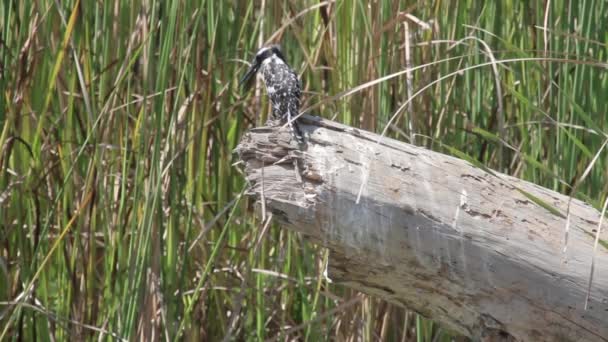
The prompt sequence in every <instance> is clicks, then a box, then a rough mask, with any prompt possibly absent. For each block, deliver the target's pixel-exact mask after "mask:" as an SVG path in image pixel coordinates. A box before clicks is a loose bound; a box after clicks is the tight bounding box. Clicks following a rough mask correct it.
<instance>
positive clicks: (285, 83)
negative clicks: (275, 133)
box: [241, 45, 303, 143]
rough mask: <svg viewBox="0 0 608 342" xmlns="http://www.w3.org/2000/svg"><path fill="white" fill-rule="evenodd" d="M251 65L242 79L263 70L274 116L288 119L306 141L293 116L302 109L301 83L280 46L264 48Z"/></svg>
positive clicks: (291, 126) (279, 118)
mask: <svg viewBox="0 0 608 342" xmlns="http://www.w3.org/2000/svg"><path fill="white" fill-rule="evenodd" d="M251 64H252V65H251V68H250V69H249V71H248V72H247V74H246V75H245V77H243V80H242V81H241V82H246V81H247V80H248V78H250V77H251V76H252V74H255V73H256V72H257V71H260V72H261V74H262V78H263V79H264V84H265V86H266V92H267V93H268V97H269V98H270V102H271V104H272V118H271V119H272V120H274V121H276V120H280V122H282V123H285V122H288V123H289V127H290V129H291V131H292V133H293V135H294V137H295V138H296V140H298V142H299V143H302V142H303V135H302V132H301V131H300V129H299V127H298V123H297V121H292V119H293V118H294V117H295V116H296V115H298V113H299V112H300V96H301V86H300V80H299V79H298V75H297V74H296V73H295V71H293V70H292V69H291V68H290V67H289V65H287V62H286V61H285V58H284V57H283V54H282V53H281V50H280V49H279V47H278V46H276V45H272V46H269V47H264V48H261V49H260V50H259V51H258V53H257V54H256V57H255V59H254V61H253V62H252V63H251Z"/></svg>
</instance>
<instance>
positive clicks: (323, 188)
mask: <svg viewBox="0 0 608 342" xmlns="http://www.w3.org/2000/svg"><path fill="white" fill-rule="evenodd" d="M300 126H301V128H302V130H303V131H304V132H305V134H306V140H307V145H306V146H305V147H302V148H300V147H297V146H296V145H295V142H291V137H290V134H289V131H288V130H287V129H284V128H281V127H273V128H270V127H264V128H257V129H252V130H251V131H250V132H249V133H248V134H246V135H245V136H244V138H243V139H242V141H241V143H240V145H239V146H238V147H237V149H236V151H237V153H238V154H239V156H240V158H241V160H243V161H244V163H245V173H246V177H247V179H248V181H249V182H250V183H251V184H252V189H251V193H250V194H251V195H253V196H257V199H258V201H259V199H260V198H261V194H262V192H263V194H264V198H265V200H266V208H267V210H269V211H271V212H272V213H273V215H274V217H275V218H278V219H279V220H280V221H281V222H282V223H283V224H285V225H286V226H287V227H289V228H291V229H294V230H296V231H299V232H302V233H303V234H305V235H306V236H307V237H308V238H310V239H311V240H313V241H314V242H316V243H319V244H321V245H323V246H326V247H327V248H328V249H329V250H330V254H329V266H328V276H329V277H330V278H331V279H332V280H333V281H334V282H338V283H342V284H345V285H347V286H350V287H353V288H355V289H358V290H361V291H363V292H366V293H370V294H374V295H377V296H379V297H381V298H384V299H386V300H388V301H390V302H393V303H398V304H400V305H402V306H404V307H407V308H409V309H412V310H415V311H417V312H419V313H421V314H423V315H424V316H426V317H429V318H432V319H433V320H436V321H438V322H439V323H441V324H443V325H444V327H446V328H448V329H450V330H452V331H454V332H457V333H460V334H463V335H466V336H469V337H473V338H476V339H482V340H520V341H556V340H560V341H608V250H607V249H606V248H605V246H604V245H602V246H600V247H599V248H598V250H597V253H596V263H595V274H594V280H593V284H592V286H591V295H590V300H589V305H588V309H587V310H584V305H585V297H586V292H587V283H588V279H589V272H590V266H591V258H592V253H593V241H594V236H595V232H596V229H598V224H599V218H600V215H599V212H598V211H597V210H595V209H594V208H592V207H590V206H589V205H586V204H585V203H583V202H581V201H578V200H573V201H572V203H571V207H570V229H569V237H568V240H567V241H568V242H567V248H566V249H565V251H564V230H565V226H566V223H565V222H566V220H565V215H566V206H567V203H568V197H567V196H564V195H561V194H559V193H556V192H554V191H551V190H548V189H545V188H542V187H540V186H537V185H534V184H532V183H529V182H526V181H522V180H519V179H517V178H513V177H510V176H507V175H504V174H500V173H498V172H492V173H488V172H486V171H484V170H481V169H479V168H476V167H474V166H472V165H471V164H469V163H468V162H466V161H463V160H460V159H457V158H453V157H450V156H447V155H443V154H440V153H436V152H433V151H429V150H426V149H423V148H419V147H415V146H412V145H409V144H405V143H401V142H397V141H394V140H391V139H382V140H381V142H380V143H379V144H378V143H377V141H378V138H379V136H378V135H375V134H373V133H369V132H365V131H360V130H357V129H354V128H351V127H348V126H344V125H341V124H338V123H335V122H331V121H326V120H322V119H318V118H314V117H310V116H305V117H303V118H302V120H301V125H300ZM262 168H264V171H263V174H264V182H262V179H261V177H262ZM362 183H364V187H363V191H362V196H361V199H360V201H359V203H357V195H358V193H359V189H360V186H361V184H362ZM262 184H264V187H263V188H262ZM600 239H602V240H603V241H608V233H607V232H606V230H605V229H603V230H602V233H601V236H600Z"/></svg>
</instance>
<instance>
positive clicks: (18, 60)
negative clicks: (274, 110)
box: [0, 0, 608, 341]
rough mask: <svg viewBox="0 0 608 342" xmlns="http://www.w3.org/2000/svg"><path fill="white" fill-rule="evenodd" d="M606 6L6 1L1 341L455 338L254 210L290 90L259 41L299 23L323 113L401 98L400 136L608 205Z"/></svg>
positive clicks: (354, 120) (0, 110) (384, 118)
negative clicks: (334, 279) (351, 282)
mask: <svg viewBox="0 0 608 342" xmlns="http://www.w3.org/2000/svg"><path fill="white" fill-rule="evenodd" d="M606 6H608V4H607V3H606V2H605V1H601V0H596V1H594V0H586V1H566V0H552V1H549V0H546V1H516V0H505V1H445V0H435V1H360V0H337V1H312V0H290V1H265V0H259V1H236V0H233V1H209V0H207V1H206V0H201V1H186V0H183V1H156V0H144V1H141V2H130V1H82V2H79V1H77V0H65V1H58V0H56V1H52V0H37V1H33V0H30V1H17V0H6V1H2V2H1V4H0V95H1V96H0V129H1V133H0V146H1V149H0V171H1V172H0V340H4V339H8V338H9V337H12V339H13V340H35V339H41V340H58V341H64V340H83V339H86V340H93V339H107V340H113V339H127V340H132V339H138V338H142V339H145V340H151V339H159V340H160V339H162V340H175V339H176V338H177V337H181V338H183V339H186V340H221V339H225V340H264V339H274V340H308V341H319V340H330V339H333V340H349V341H356V340H365V341H373V340H389V341H414V340H417V341H449V340H451V339H453V338H454V337H452V336H451V335H450V334H449V332H447V331H445V330H443V329H441V327H439V326H437V325H436V324H434V323H433V322H431V321H429V320H426V319H423V318H422V317H421V316H418V315H417V314H415V313H412V312H409V311H407V310H404V309H402V308H399V307H396V306H393V305H390V304H388V303H385V302H383V301H380V300H376V299H374V298H373V297H371V296H368V295H364V294H360V293H357V292H355V291H352V290H349V289H347V288H344V287H342V286H340V285H335V284H328V283H327V282H326V280H325V279H324V277H323V276H322V272H323V270H324V269H325V263H326V262H327V252H326V251H325V250H324V249H322V248H320V247H318V246H314V245H311V244H309V243H307V242H306V241H304V240H303V239H301V237H300V236H298V235H296V234H294V233H291V232H289V231H286V230H282V229H280V228H279V227H278V226H275V225H270V226H269V227H267V228H264V225H263V222H261V221H260V219H259V218H257V217H256V216H255V215H254V213H253V211H252V209H251V208H252V203H250V202H251V201H249V200H248V199H247V198H246V197H245V196H243V193H244V191H245V190H246V187H247V185H246V183H245V181H244V179H243V177H242V173H241V172H240V171H239V168H238V166H234V165H233V164H234V163H235V162H236V161H237V160H236V159H235V158H234V156H233V154H232V151H233V149H234V148H235V146H236V145H237V143H238V142H239V139H240V137H241V136H242V134H243V133H244V132H245V131H246V130H247V129H248V128H250V127H252V126H259V125H262V124H263V122H265V120H266V117H267V115H268V111H269V107H268V100H267V98H266V96H265V92H264V90H263V88H261V87H259V84H258V88H257V89H256V91H254V92H251V93H248V94H245V93H242V92H241V91H240V90H239V89H238V87H237V82H238V79H239V77H240V76H241V75H242V73H243V72H244V71H245V69H246V67H247V63H246V61H248V60H250V59H251V57H252V56H253V54H254V53H255V51H256V50H257V49H258V48H259V47H260V46H262V45H265V44H269V43H271V42H272V43H281V45H282V47H283V50H284V53H285V55H286V57H287V59H288V61H289V62H290V64H291V65H292V66H293V67H294V68H295V69H296V70H297V71H298V72H299V73H300V75H301V78H302V82H303V86H304V88H305V92H304V101H305V102H304V106H303V107H304V108H307V107H310V106H315V107H314V108H313V109H311V114H313V115H319V116H323V117H326V118H331V119H334V120H337V121H340V122H343V123H346V124H349V125H352V126H355V127H361V128H363V129H366V130H370V131H376V132H381V131H382V130H384V129H385V127H387V124H389V120H390V118H391V117H393V116H395V120H393V121H391V122H390V125H388V129H387V135H388V136H390V137H392V138H395V139H400V140H403V141H407V142H410V143H414V144H416V145H420V146H425V147H427V148H430V149H434V150H437V151H441V152H444V153H450V154H454V155H456V156H457V157H460V158H467V159H470V160H476V161H478V162H480V163H483V164H484V165H486V166H488V167H491V168H493V169H496V170H500V171H502V172H506V173H509V174H511V175H514V176H516V177H520V178H523V179H526V180H530V181H532V182H535V183H537V184H540V185H542V186H545V187H548V188H551V189H553V190H557V191H560V192H562V193H566V194H569V195H572V196H575V197H578V198H581V199H583V200H585V201H588V202H590V203H591V204H593V205H595V206H596V207H598V206H600V204H601V203H602V201H603V200H604V198H605V197H606V194H607V191H608V184H607V183H606V182H605V181H604V180H605V179H606V172H607V170H608V168H607V166H608V165H607V160H606V157H605V153H602V150H603V146H604V145H603V144H604V143H605V141H606V137H607V135H606V130H607V128H608V123H607V119H608V113H607V107H606V101H607V98H608V97H607V94H608V83H607V82H608V80H607V76H606V64H605V61H606V53H607V49H606V43H607V39H608V35H607V33H608V31H607V24H606V23H607V22H608V10H607V8H606ZM389 75H392V77H389V78H387V79H384V80H382V79H381V78H382V77H385V76H389ZM375 81H377V82H375ZM359 86H361V87H360V88H356V87H359ZM596 156H599V157H598V158H596V159H595V160H594V157H596ZM587 168H589V170H590V171H589V172H588V173H586V172H585V170H586V169H587ZM556 229H561V228H560V227H556Z"/></svg>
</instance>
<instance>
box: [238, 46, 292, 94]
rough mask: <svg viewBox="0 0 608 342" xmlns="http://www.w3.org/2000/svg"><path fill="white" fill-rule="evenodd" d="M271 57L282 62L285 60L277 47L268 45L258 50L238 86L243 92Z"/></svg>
mask: <svg viewBox="0 0 608 342" xmlns="http://www.w3.org/2000/svg"><path fill="white" fill-rule="evenodd" d="M272 57H276V58H278V59H279V60H281V61H282V62H285V58H284V57H283V53H282V52H281V47H280V46H279V45H270V46H265V47H263V48H261V49H259V50H258V52H257V53H256V54H255V58H254V59H253V61H251V65H250V66H249V70H247V72H246V73H245V76H243V78H241V81H240V82H239V86H241V87H243V89H245V90H247V89H249V88H250V87H251V84H252V83H253V82H252V80H253V79H254V78H255V77H254V76H255V74H256V73H257V72H258V70H260V68H261V67H262V65H264V61H268V60H270V59H271V58H272Z"/></svg>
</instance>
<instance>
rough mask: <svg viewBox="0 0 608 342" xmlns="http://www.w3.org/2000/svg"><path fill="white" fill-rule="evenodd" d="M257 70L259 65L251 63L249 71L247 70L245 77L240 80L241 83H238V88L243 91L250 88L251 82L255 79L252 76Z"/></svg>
mask: <svg viewBox="0 0 608 342" xmlns="http://www.w3.org/2000/svg"><path fill="white" fill-rule="evenodd" d="M259 68H260V65H259V64H258V63H255V61H254V62H253V63H251V66H250V67H249V70H247V73H245V76H243V78H241V81H240V82H239V87H242V88H243V89H244V90H247V89H249V88H250V87H251V84H252V83H253V82H252V80H253V79H255V77H253V76H255V74H256V73H257V72H258V69H259Z"/></svg>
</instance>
